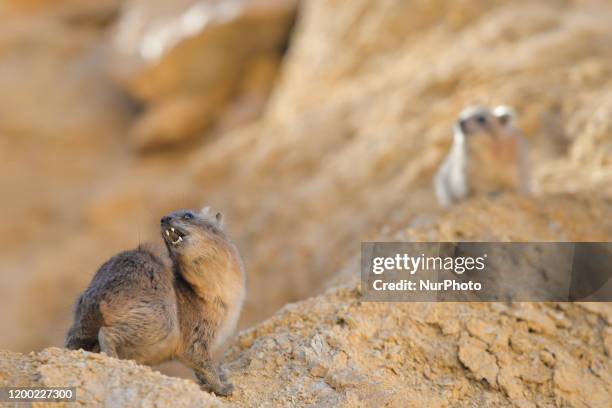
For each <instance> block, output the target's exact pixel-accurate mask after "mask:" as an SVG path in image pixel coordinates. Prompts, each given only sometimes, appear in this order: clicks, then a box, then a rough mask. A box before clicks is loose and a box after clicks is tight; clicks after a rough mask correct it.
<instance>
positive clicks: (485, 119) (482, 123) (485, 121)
mask: <svg viewBox="0 0 612 408" xmlns="http://www.w3.org/2000/svg"><path fill="white" fill-rule="evenodd" d="M476 121H477V122H478V123H480V124H481V125H484V124H485V123H487V118H486V117H484V116H476Z"/></svg>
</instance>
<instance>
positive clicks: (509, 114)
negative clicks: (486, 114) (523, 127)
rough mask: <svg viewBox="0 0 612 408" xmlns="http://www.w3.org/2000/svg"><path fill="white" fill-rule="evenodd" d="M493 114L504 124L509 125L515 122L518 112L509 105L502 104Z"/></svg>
mask: <svg viewBox="0 0 612 408" xmlns="http://www.w3.org/2000/svg"><path fill="white" fill-rule="evenodd" d="M493 115H494V116H495V117H496V118H497V119H498V120H499V123H501V124H502V126H508V125H511V124H513V123H514V120H515V119H516V112H515V111H514V109H512V108H511V107H509V106H504V105H500V106H497V107H496V108H495V109H493Z"/></svg>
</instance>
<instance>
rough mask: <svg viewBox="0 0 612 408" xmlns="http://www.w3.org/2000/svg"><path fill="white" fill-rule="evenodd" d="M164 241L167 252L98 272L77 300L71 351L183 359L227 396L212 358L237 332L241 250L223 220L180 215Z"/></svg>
mask: <svg viewBox="0 0 612 408" xmlns="http://www.w3.org/2000/svg"><path fill="white" fill-rule="evenodd" d="M171 228H172V233H170V231H171ZM166 231H168V232H166ZM174 231H176V232H174ZM177 234H178V235H177ZM162 237H163V238H164V241H165V243H166V249H167V251H160V250H159V249H157V248H154V247H152V246H141V247H139V248H137V249H134V250H131V251H126V252H123V253H120V254H118V255H116V256H114V257H113V258H111V259H110V260H109V261H107V262H106V263H105V264H104V265H102V266H101V267H100V269H99V270H98V272H97V273H96V274H95V276H94V278H93V279H92V282H91V284H90V285H89V287H88V288H87V290H85V292H84V293H83V294H82V295H81V297H80V298H79V300H78V302H77V306H76V310H75V316H74V324H73V325H72V327H71V328H70V330H69V332H68V335H67V338H66V347H68V348H71V349H77V348H82V349H85V350H90V351H98V350H100V351H103V352H105V353H106V354H108V355H109V356H112V357H117V358H123V359H133V360H136V361H137V362H139V363H142V364H158V363H161V362H164V361H168V360H172V359H179V360H180V361H181V362H183V363H184V364H185V365H187V366H189V367H190V368H192V369H193V370H194V372H195V375H196V377H197V379H198V381H199V382H200V383H201V384H202V386H203V387H205V388H206V389H207V390H211V391H214V392H215V393H217V394H221V395H229V394H230V393H231V392H232V389H233V387H232V385H231V384H229V383H227V382H225V381H222V379H221V378H220V377H219V375H218V373H217V370H216V367H215V364H214V363H213V353H214V352H215V351H216V350H217V349H218V348H219V347H220V346H221V345H222V344H223V342H224V341H225V340H226V339H227V337H229V336H230V335H231V333H232V332H233V330H234V329H235V326H236V322H237V320H238V317H239V314H240V309H241V307H242V302H243V299H244V292H245V274H244V268H243V265H242V261H241V259H240V255H239V254H238V250H237V249H236V247H235V246H234V245H233V244H232V243H231V241H230V240H229V238H228V237H227V236H226V234H225V232H224V231H223V229H222V225H221V217H220V214H217V216H216V217H210V215H209V214H208V213H207V212H202V213H200V214H194V213H193V212H191V211H177V212H175V213H172V214H170V215H169V216H167V217H164V218H162ZM179 237H180V239H179Z"/></svg>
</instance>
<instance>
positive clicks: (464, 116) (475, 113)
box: [455, 106, 515, 136]
mask: <svg viewBox="0 0 612 408" xmlns="http://www.w3.org/2000/svg"><path fill="white" fill-rule="evenodd" d="M514 117H515V114H514V110H512V108H509V107H507V106H497V107H495V108H494V109H490V108H488V107H484V106H472V107H469V108H466V109H464V110H463V111H462V112H461V114H459V118H458V119H457V123H456V124H455V131H457V132H460V133H462V134H463V135H465V136H472V135H478V134H487V135H491V136H494V135H497V134H500V133H503V131H504V130H506V129H508V128H509V127H511V126H512V122H513V121H514Z"/></svg>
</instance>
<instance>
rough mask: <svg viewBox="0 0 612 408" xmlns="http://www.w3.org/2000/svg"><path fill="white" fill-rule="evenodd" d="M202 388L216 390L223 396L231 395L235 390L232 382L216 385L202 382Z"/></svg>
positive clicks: (215, 391)
mask: <svg viewBox="0 0 612 408" xmlns="http://www.w3.org/2000/svg"><path fill="white" fill-rule="evenodd" d="M202 389H203V390H204V391H207V392H214V393H215V394H216V395H220V396H222V397H229V396H230V395H232V393H233V392H234V386H233V385H232V384H231V383H225V384H219V385H218V386H215V387H213V386H211V385H209V384H202Z"/></svg>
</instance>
